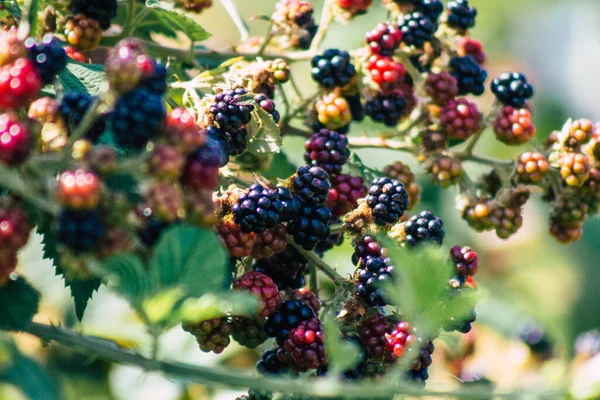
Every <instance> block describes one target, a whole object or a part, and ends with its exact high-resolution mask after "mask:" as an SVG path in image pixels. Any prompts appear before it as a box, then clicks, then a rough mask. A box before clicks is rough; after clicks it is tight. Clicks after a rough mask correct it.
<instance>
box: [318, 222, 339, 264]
mask: <svg viewBox="0 0 600 400" xmlns="http://www.w3.org/2000/svg"><path fill="white" fill-rule="evenodd" d="M341 222H342V220H341V219H339V218H335V219H333V220H332V221H331V224H330V225H333V224H338V223H341ZM343 242H344V233H343V232H339V233H334V234H331V235H329V236H328V237H327V238H326V239H323V240H321V241H319V243H317V246H316V247H315V253H317V255H319V256H321V257H323V255H324V254H325V253H326V252H327V251H329V250H331V249H333V248H334V247H336V246H340V245H341V244H342V243H343Z"/></svg>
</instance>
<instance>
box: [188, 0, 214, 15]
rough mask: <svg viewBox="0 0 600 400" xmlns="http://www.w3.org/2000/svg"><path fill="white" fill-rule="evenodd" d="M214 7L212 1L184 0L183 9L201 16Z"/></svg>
mask: <svg viewBox="0 0 600 400" xmlns="http://www.w3.org/2000/svg"><path fill="white" fill-rule="evenodd" d="M212 5H213V2H212V0H184V2H183V8H185V9H186V10H188V11H192V12H195V13H196V14H200V13H201V12H202V11H204V10H205V9H207V8H210V7H212Z"/></svg>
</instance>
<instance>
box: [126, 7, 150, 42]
mask: <svg viewBox="0 0 600 400" xmlns="http://www.w3.org/2000/svg"><path fill="white" fill-rule="evenodd" d="M135 2H136V0H129V1H128V2H127V21H126V22H125V26H124V27H123V33H122V34H121V37H124V38H125V37H128V36H130V35H131V32H133V28H134V27H135V24H134V21H136V20H137V18H136V17H135V6H136V4H135ZM147 9H148V8H144V11H146V10H147ZM142 13H143V11H142Z"/></svg>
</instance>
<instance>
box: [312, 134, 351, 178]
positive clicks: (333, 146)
mask: <svg viewBox="0 0 600 400" xmlns="http://www.w3.org/2000/svg"><path fill="white" fill-rule="evenodd" d="M304 148H305V149H306V153H305V154H304V160H305V161H306V162H307V163H311V164H312V165H317V166H319V167H321V168H323V169H324V170H325V171H327V173H328V174H329V176H335V175H338V174H339V173H340V172H341V171H342V166H343V165H344V164H345V163H346V161H348V157H349V156H350V150H349V149H348V139H347V138H346V135H342V134H339V133H337V132H336V131H330V130H328V129H321V130H320V131H319V132H316V133H314V134H313V136H312V137H311V138H310V139H308V140H307V141H306V143H305V144H304Z"/></svg>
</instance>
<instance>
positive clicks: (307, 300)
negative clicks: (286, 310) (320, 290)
mask: <svg viewBox="0 0 600 400" xmlns="http://www.w3.org/2000/svg"><path fill="white" fill-rule="evenodd" d="M286 300H292V301H300V302H301V303H302V304H304V305H307V306H309V307H310V308H312V310H313V311H314V312H315V314H318V313H319V311H320V310H321V300H319V299H317V296H316V295H315V293H314V292H312V291H311V290H309V289H307V288H302V289H297V290H292V291H290V292H289V293H288V296H287V298H286Z"/></svg>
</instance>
